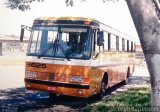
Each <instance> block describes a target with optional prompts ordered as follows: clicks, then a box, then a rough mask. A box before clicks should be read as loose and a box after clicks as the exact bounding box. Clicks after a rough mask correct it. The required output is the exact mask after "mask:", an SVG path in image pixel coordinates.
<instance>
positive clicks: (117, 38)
mask: <svg viewBox="0 0 160 112" xmlns="http://www.w3.org/2000/svg"><path fill="white" fill-rule="evenodd" d="M116 50H117V51H119V37H118V36H116Z"/></svg>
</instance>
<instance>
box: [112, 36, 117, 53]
mask: <svg viewBox="0 0 160 112" xmlns="http://www.w3.org/2000/svg"><path fill="white" fill-rule="evenodd" d="M111 51H116V36H115V35H113V34H111Z"/></svg>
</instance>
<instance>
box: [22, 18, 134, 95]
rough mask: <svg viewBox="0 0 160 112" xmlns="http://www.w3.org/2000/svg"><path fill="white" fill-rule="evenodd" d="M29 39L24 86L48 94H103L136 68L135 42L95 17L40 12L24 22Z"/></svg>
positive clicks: (126, 80)
mask: <svg viewBox="0 0 160 112" xmlns="http://www.w3.org/2000/svg"><path fill="white" fill-rule="evenodd" d="M26 29H27V30H28V31H29V32H30V40H29V44H28V49H27V53H26V61H25V79H24V82H25V87H26V88H27V89H28V90H37V91H45V92H48V93H49V97H50V98H53V97H54V96H57V95H67V96H73V97H81V98H89V97H91V96H96V97H97V98H102V97H103V96H104V94H105V92H106V90H107V88H109V87H111V86H113V85H115V84H117V83H120V82H122V81H124V82H125V83H126V84H127V82H128V78H129V77H130V76H131V75H132V73H133V72H134V64H135V61H134V60H135V41H134V38H133V37H131V36H128V35H126V34H124V33H122V32H120V31H118V30H116V29H114V28H112V27H110V26H108V25H106V24H104V23H102V22H100V21H98V20H96V19H92V18H85V17H40V18H37V19H35V20H34V22H33V26H32V27H28V26H25V25H22V26H21V35H20V41H21V42H22V41H23V37H24V32H25V30H26Z"/></svg>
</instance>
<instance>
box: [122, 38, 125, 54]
mask: <svg viewBox="0 0 160 112" xmlns="http://www.w3.org/2000/svg"><path fill="white" fill-rule="evenodd" d="M122 51H125V40H124V39H123V38H122Z"/></svg>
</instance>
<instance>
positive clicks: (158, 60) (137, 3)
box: [126, 0, 160, 106]
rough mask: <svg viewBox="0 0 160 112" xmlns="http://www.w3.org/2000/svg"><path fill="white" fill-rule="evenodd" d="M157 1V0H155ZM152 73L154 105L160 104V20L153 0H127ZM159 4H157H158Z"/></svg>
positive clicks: (152, 98) (152, 99) (152, 100)
mask: <svg viewBox="0 0 160 112" xmlns="http://www.w3.org/2000/svg"><path fill="white" fill-rule="evenodd" d="M154 1H156V0H154ZM126 2H127V5H128V8H129V10H130V13H131V15H132V19H133V21H134V24H135V27H136V30H137V33H138V35H139V39H140V42H141V45H142V49H143V52H144V55H145V59H146V63H147V66H148V70H149V73H150V81H151V88H152V89H151V90H152V91H151V102H152V106H160V71H159V69H160V67H159V66H160V21H159V18H158V15H159V13H160V12H159V9H158V8H157V6H159V4H155V3H154V2H153V1H152V0H126ZM156 5H157V6H156Z"/></svg>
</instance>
